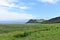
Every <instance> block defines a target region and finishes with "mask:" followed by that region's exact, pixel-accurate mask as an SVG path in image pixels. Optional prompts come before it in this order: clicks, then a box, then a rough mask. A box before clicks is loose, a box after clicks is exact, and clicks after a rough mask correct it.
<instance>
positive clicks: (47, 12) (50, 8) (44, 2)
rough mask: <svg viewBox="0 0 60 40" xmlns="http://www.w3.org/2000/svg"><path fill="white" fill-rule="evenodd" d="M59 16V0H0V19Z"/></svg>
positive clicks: (11, 19) (13, 19) (12, 19)
mask: <svg viewBox="0 0 60 40" xmlns="http://www.w3.org/2000/svg"><path fill="white" fill-rule="evenodd" d="M57 16H60V0H0V21H15V20H20V21H22V20H29V19H50V18H53V17H57Z"/></svg>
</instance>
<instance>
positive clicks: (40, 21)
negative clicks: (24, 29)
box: [27, 17, 60, 24]
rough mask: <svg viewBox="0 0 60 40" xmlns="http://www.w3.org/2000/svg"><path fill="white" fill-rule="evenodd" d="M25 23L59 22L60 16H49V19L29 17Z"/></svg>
mask: <svg viewBox="0 0 60 40" xmlns="http://www.w3.org/2000/svg"><path fill="white" fill-rule="evenodd" d="M27 23H41V24H42V23H44V24H45V23H51V24H52V23H60V17H55V18H51V19H49V20H44V19H40V20H39V19H35V20H34V19H30V20H29V21H28V22H27Z"/></svg>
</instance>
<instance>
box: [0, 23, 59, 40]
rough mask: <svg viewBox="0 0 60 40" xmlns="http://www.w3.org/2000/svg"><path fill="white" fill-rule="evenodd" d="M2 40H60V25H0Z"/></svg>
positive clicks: (0, 39) (0, 38)
mask: <svg viewBox="0 0 60 40" xmlns="http://www.w3.org/2000/svg"><path fill="white" fill-rule="evenodd" d="M0 40H60V24H0Z"/></svg>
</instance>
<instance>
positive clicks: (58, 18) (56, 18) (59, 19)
mask: <svg viewBox="0 0 60 40" xmlns="http://www.w3.org/2000/svg"><path fill="white" fill-rule="evenodd" d="M43 23H60V17H55V18H51V19H49V20H46V21H44V22H43Z"/></svg>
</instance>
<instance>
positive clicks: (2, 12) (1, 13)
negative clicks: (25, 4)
mask: <svg viewBox="0 0 60 40" xmlns="http://www.w3.org/2000/svg"><path fill="white" fill-rule="evenodd" d="M32 18H35V17H34V16H33V15H32V14H26V13H15V12H9V11H7V10H6V9H3V8H0V20H20V19H22V20H23V19H32Z"/></svg>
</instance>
